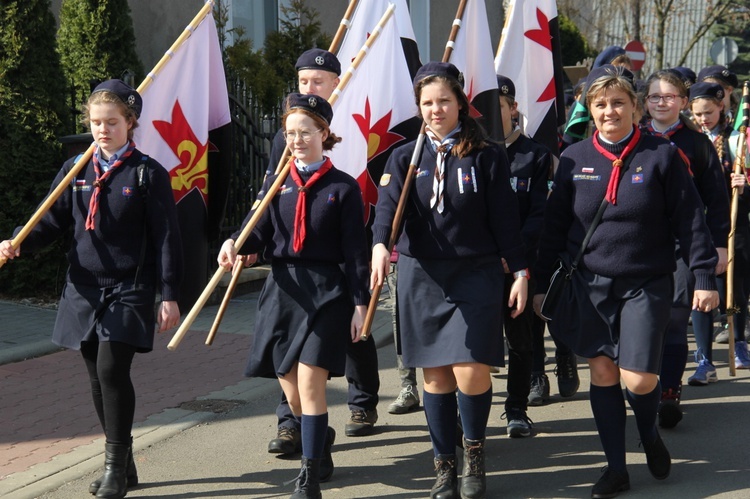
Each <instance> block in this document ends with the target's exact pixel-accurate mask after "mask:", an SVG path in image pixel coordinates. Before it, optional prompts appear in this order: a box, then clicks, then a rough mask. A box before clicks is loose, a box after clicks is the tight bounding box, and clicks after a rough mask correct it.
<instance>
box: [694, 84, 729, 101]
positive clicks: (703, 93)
mask: <svg viewBox="0 0 750 499" xmlns="http://www.w3.org/2000/svg"><path fill="white" fill-rule="evenodd" d="M701 97H709V98H713V99H717V100H722V99H723V98H724V89H723V88H722V86H721V85H719V84H718V83H711V82H708V81H701V82H698V83H696V84H695V85H691V86H690V101H691V102H692V101H693V100H694V99H700V98H701Z"/></svg>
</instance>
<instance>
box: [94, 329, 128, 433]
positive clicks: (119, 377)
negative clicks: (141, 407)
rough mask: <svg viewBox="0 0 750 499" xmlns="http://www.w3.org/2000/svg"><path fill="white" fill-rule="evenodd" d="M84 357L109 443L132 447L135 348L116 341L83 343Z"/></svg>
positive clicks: (100, 419)
mask: <svg viewBox="0 0 750 499" xmlns="http://www.w3.org/2000/svg"><path fill="white" fill-rule="evenodd" d="M81 355H82V356H83V360H84V362H85V363H86V369H87V370H88V372H89V381H90V382H91V396H92V397H93V399H94V408H95V409H96V414H97V416H99V421H100V422H101V424H102V429H103V430H104V435H105V437H106V439H107V443H111V444H128V445H129V444H130V433H131V430H132V428H133V417H134V414H135V390H134V389H133V382H132V381H131V379H130V365H131V364H132V363H133V357H134V356H135V347H133V346H131V345H127V344H125V343H120V342H117V341H102V342H97V341H83V342H81Z"/></svg>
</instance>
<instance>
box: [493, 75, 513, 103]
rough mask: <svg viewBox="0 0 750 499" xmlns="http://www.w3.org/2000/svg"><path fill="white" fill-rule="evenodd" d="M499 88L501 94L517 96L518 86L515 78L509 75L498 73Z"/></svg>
mask: <svg viewBox="0 0 750 499" xmlns="http://www.w3.org/2000/svg"><path fill="white" fill-rule="evenodd" d="M497 88H498V89H499V90H500V96H501V97H503V96H505V97H511V98H512V99H515V98H516V86H515V85H514V84H513V80H511V79H510V78H508V77H507V76H503V75H497Z"/></svg>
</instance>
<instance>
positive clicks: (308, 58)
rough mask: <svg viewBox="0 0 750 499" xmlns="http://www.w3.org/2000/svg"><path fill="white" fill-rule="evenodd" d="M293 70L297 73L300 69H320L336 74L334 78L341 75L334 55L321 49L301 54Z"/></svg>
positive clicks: (339, 65)
mask: <svg viewBox="0 0 750 499" xmlns="http://www.w3.org/2000/svg"><path fill="white" fill-rule="evenodd" d="M294 68H295V69H296V70H297V71H299V70H301V69H322V70H323V71H328V72H329V73H336V76H339V75H340V74H341V63H340V62H339V60H338V59H337V58H336V56H335V55H333V54H332V53H330V52H329V51H327V50H323V49H310V50H308V51H306V52H303V53H302V55H301V56H299V59H297V64H295V65H294Z"/></svg>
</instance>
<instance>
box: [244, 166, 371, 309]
mask: <svg viewBox="0 0 750 499" xmlns="http://www.w3.org/2000/svg"><path fill="white" fill-rule="evenodd" d="M292 168H294V166H292ZM276 177H277V176H276V175H270V176H269V177H268V178H267V179H266V181H265V183H264V184H263V188H262V190H261V192H260V193H259V195H258V201H260V200H262V199H263V198H264V197H265V193H266V192H268V188H269V187H270V186H271V184H273V182H274V181H275V180H276ZM303 178H304V177H303ZM298 194H299V193H298V190H297V185H296V184H295V183H294V180H292V177H291V175H290V176H288V177H287V179H286V181H285V182H284V184H283V185H282V186H281V188H280V189H279V191H278V193H277V194H276V196H275V197H274V199H273V201H272V202H271V204H270V205H269V207H268V209H267V210H266V211H265V212H264V213H263V215H262V216H261V218H260V220H259V221H258V224H257V225H256V226H255V228H254V229H253V231H252V232H251V234H250V236H249V237H248V239H247V241H245V244H244V245H243V246H242V247H241V248H239V252H240V253H243V254H250V253H257V252H260V251H262V250H264V249H265V253H264V254H265V255H266V256H267V257H271V258H274V259H282V260H291V259H299V260H306V261H312V262H321V263H333V264H341V263H343V264H344V272H345V274H346V278H347V280H348V283H349V289H350V290H351V292H352V298H353V300H354V304H355V305H366V304H367V303H369V300H370V293H369V290H368V278H369V274H368V271H369V270H368V268H369V267H368V265H369V262H368V251H367V239H366V236H365V224H364V207H363V202H362V193H361V191H360V189H359V184H357V181H356V180H354V179H353V178H352V177H351V175H349V174H348V173H344V172H342V171H340V170H338V169H336V167H333V168H331V169H330V170H329V171H328V172H327V173H326V174H325V175H323V176H322V177H320V178H319V179H318V180H317V181H316V182H315V183H314V184H313V185H312V187H310V190H309V191H308V192H307V235H306V237H305V242H304V246H303V248H302V251H300V252H299V253H295V252H294V250H293V236H292V234H293V232H294V214H295V209H296V206H297V196H298ZM254 208H255V207H254ZM254 213H255V209H253V210H251V211H250V213H248V215H247V217H246V218H245V221H244V222H243V223H242V227H244V226H245V225H247V223H248V222H249V221H250V218H251V217H252V215H253V214H254ZM241 230H242V229H240V230H239V231H237V232H236V233H234V234H233V235H232V239H237V237H239V233H240V232H241Z"/></svg>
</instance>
